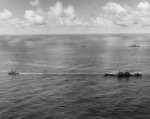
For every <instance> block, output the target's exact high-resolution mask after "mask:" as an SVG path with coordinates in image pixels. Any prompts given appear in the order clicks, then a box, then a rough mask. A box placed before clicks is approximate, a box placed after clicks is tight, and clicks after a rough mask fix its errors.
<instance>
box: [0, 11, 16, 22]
mask: <svg viewBox="0 0 150 119" xmlns="http://www.w3.org/2000/svg"><path fill="white" fill-rule="evenodd" d="M12 17H13V14H12V13H11V12H10V11H9V10H4V11H3V12H1V13H0V19H1V20H8V19H11V18H12Z"/></svg>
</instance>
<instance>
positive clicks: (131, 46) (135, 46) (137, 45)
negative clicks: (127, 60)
mask: <svg viewBox="0 0 150 119" xmlns="http://www.w3.org/2000/svg"><path fill="white" fill-rule="evenodd" d="M128 47H135V48H136V47H140V46H139V45H129V46H128Z"/></svg>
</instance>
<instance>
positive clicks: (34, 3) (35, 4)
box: [30, 0, 40, 7]
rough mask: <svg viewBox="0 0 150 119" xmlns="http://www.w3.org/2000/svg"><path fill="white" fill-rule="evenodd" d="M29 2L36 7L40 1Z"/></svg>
mask: <svg viewBox="0 0 150 119" xmlns="http://www.w3.org/2000/svg"><path fill="white" fill-rule="evenodd" d="M30 4H31V5H32V6H34V7H37V6H39V5H40V2H39V0H32V1H31V2H30Z"/></svg>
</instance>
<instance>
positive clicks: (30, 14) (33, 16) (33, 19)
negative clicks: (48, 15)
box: [25, 10, 45, 25]
mask: <svg viewBox="0 0 150 119" xmlns="http://www.w3.org/2000/svg"><path fill="white" fill-rule="evenodd" d="M25 18H26V20H27V21H28V22H29V23H30V24H31V25H44V24H45V18H44V16H41V15H39V14H37V13H36V12H35V11H33V10H26V11H25Z"/></svg>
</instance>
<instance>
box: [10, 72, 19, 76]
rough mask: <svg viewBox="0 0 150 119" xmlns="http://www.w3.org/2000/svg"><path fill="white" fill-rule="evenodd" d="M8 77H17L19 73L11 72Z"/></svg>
mask: <svg viewBox="0 0 150 119" xmlns="http://www.w3.org/2000/svg"><path fill="white" fill-rule="evenodd" d="M8 75H10V76H16V75H19V73H18V72H16V71H11V72H8Z"/></svg>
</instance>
